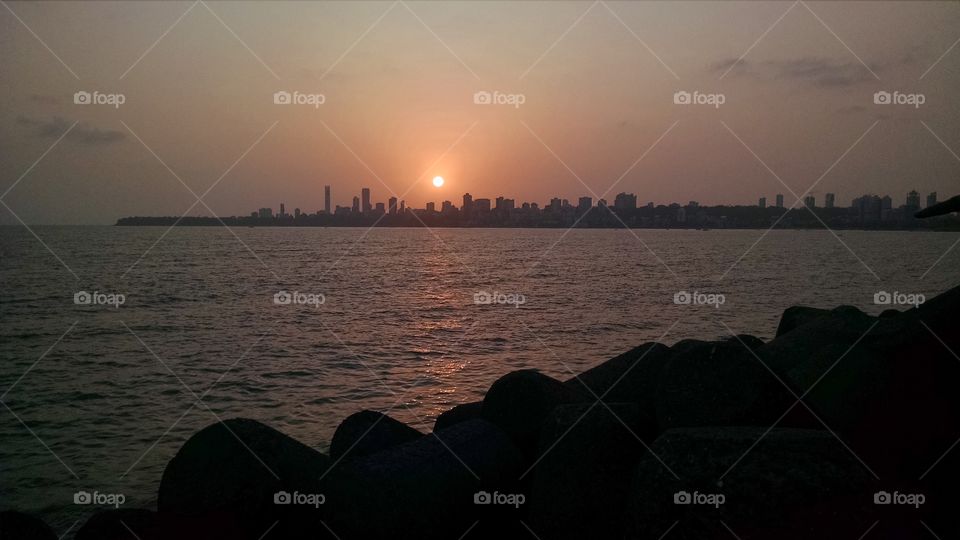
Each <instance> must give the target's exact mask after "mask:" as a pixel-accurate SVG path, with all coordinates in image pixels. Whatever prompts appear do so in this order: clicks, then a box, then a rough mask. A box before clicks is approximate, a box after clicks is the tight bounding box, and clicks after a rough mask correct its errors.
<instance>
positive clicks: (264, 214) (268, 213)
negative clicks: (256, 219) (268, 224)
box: [260, 208, 273, 218]
mask: <svg viewBox="0 0 960 540" xmlns="http://www.w3.org/2000/svg"><path fill="white" fill-rule="evenodd" d="M260 217H261V218H272V217H273V208H261V209H260Z"/></svg>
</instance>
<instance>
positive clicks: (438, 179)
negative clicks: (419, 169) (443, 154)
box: [433, 176, 443, 187]
mask: <svg viewBox="0 0 960 540" xmlns="http://www.w3.org/2000/svg"><path fill="white" fill-rule="evenodd" d="M433 185H434V186H436V187H440V186H442V185H443V177H442V176H434V177H433Z"/></svg>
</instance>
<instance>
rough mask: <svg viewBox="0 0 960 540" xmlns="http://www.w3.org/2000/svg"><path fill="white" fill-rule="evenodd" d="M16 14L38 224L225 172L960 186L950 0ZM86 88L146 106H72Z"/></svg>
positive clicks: (344, 195)
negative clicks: (911, 99) (707, 97)
mask: <svg viewBox="0 0 960 540" xmlns="http://www.w3.org/2000/svg"><path fill="white" fill-rule="evenodd" d="M8 5H9V6H10V9H11V10H12V11H13V12H14V13H16V15H17V16H18V17H19V18H20V19H21V20H22V22H21V21H20V20H18V19H17V18H16V17H14V15H13V14H11V12H10V11H8V10H0V62H2V71H3V73H4V76H3V78H2V80H0V88H2V94H3V98H4V100H5V103H6V106H5V107H3V109H2V111H0V148H2V151H3V155H4V156H5V158H4V159H3V160H2V163H0V178H2V183H0V186H2V189H3V190H8V189H9V188H11V187H12V189H9V192H8V193H7V194H6V195H4V199H3V201H4V202H5V203H6V204H8V205H9V206H10V207H11V208H12V209H14V210H15V211H16V212H17V214H18V215H19V216H21V218H23V219H24V220H25V221H26V222H28V223H112V222H113V221H114V220H115V219H116V218H118V217H121V216H125V215H181V214H182V213H183V212H185V211H186V210H187V209H188V208H189V207H190V206H191V205H192V204H193V203H194V202H195V201H196V199H195V197H194V196H193V195H192V194H191V192H190V190H192V191H193V192H194V193H196V195H198V196H199V195H201V194H203V193H204V192H205V191H206V190H208V189H210V191H209V193H208V194H207V195H205V197H204V202H205V203H206V204H207V205H208V206H209V207H210V208H211V209H213V211H215V212H216V213H218V214H220V215H240V214H247V213H249V212H250V211H251V210H254V209H256V208H259V207H261V206H271V207H273V208H277V207H278V206H279V203H280V202H285V203H286V205H287V208H288V210H289V209H292V208H294V207H301V208H303V209H304V210H306V211H311V212H313V211H316V210H317V209H320V208H322V207H323V185H325V184H330V185H332V186H333V194H334V204H340V205H348V204H349V203H350V200H351V198H352V197H353V195H356V194H359V191H360V188H361V187H363V186H368V187H370V188H371V189H372V190H373V195H374V201H376V202H380V201H386V199H387V197H389V196H390V195H391V194H396V195H398V196H399V195H402V196H403V197H402V198H404V199H406V200H407V202H408V204H411V205H413V206H416V207H422V206H423V205H424V203H425V202H427V201H435V202H437V203H438V205H439V203H440V201H442V200H444V199H449V200H452V201H454V202H455V203H456V204H458V205H459V203H460V198H461V196H462V194H463V193H464V192H466V191H469V192H470V193H472V194H473V195H474V197H491V198H493V197H496V196H497V195H505V196H507V197H513V198H515V199H517V200H518V202H522V201H534V202H540V203H543V202H545V201H547V200H548V199H549V198H550V197H553V196H559V197H564V198H568V199H571V200H573V199H575V198H577V197H578V196H581V195H593V196H600V195H603V194H604V193H606V192H608V190H609V193H607V195H606V197H607V198H608V199H612V198H613V196H614V195H615V194H616V193H617V192H619V191H628V192H634V193H637V194H638V198H639V200H640V201H641V203H645V202H646V201H655V202H657V203H670V202H673V201H683V202H685V201H688V200H691V199H693V200H699V201H700V202H701V203H704V204H737V203H743V204H753V203H755V201H756V199H757V197H759V196H763V195H765V196H767V197H768V198H769V199H772V198H773V196H774V195H775V194H776V193H785V194H787V202H788V204H790V202H792V196H791V195H790V190H793V191H794V192H796V193H802V192H803V191H805V190H806V189H807V188H808V187H809V186H811V185H812V184H813V183H814V182H818V183H817V186H816V187H815V188H814V190H813V193H814V194H815V195H817V196H818V199H822V196H823V194H824V193H826V192H836V193H837V195H838V201H839V202H840V203H841V204H847V203H848V202H849V201H850V199H852V198H853V197H855V196H858V195H860V194H863V193H866V192H875V193H890V194H891V195H892V196H893V197H894V201H895V202H897V203H900V202H902V199H903V196H904V195H905V193H906V192H907V191H908V190H910V189H917V190H919V191H921V192H923V193H926V192H929V191H939V192H940V193H941V198H945V197H946V196H950V195H953V194H955V193H956V192H958V191H960V185H958V183H957V182H958V180H960V174H958V173H960V158H957V157H956V156H955V155H954V153H955V152H957V151H958V150H960V123H958V120H960V118H958V115H960V112H958V108H957V107H956V105H955V98H956V96H955V90H956V88H958V87H960V85H958V82H960V80H958V79H960V77H958V76H960V50H957V49H960V47H957V48H956V49H954V50H951V51H950V52H948V53H947V54H945V55H944V53H945V52H946V51H948V50H949V49H950V47H951V45H953V44H955V43H956V41H957V40H958V39H960V31H958V30H957V29H958V28H960V5H958V4H957V3H955V2H953V3H946V2H944V3H916V2H910V3H899V4H898V3H877V4H874V3H863V2H855V3H819V2H810V3H808V4H807V5H803V4H791V3H783V2H772V3H760V2H745V3H719V2H705V3H646V2H639V3H624V2H607V3H605V4H600V3H596V4H594V3H590V2H585V3H582V2H570V3H493V2H459V3H453V2H449V3H448V2H409V3H405V4H404V3H390V2H387V3H325V4H317V3H300V2H294V3H283V4H276V3H270V4H269V5H267V4H257V3H229V2H210V3H208V5H206V6H205V5H203V4H193V3H192V2H185V3H83V2H69V3H38V4H34V3H21V2H10V3H9V4H8ZM791 6H792V7H791ZM181 16H182V17H181ZM818 17H819V19H818ZM27 26H28V27H29V28H30V29H32V30H33V32H35V33H36V36H37V37H35V36H34V35H32V34H31V32H30V31H28V30H27V28H26V27H27ZM165 32H166V34H165ZM765 32H766V33H765ZM164 34H165V35H164ZM38 38H39V39H38ZM758 39H759V40H758ZM41 40H42V42H41ZM44 44H46V46H45V45H44ZM47 47H49V49H50V50H48V49H47ZM51 51H53V52H51ZM57 57H59V60H58V58H57ZM741 57H742V59H741V60H739V61H737V59H740V58H741ZM938 59H939V60H938ZM61 61H62V63H61ZM731 65H733V68H731V69H730V71H729V72H727V68H728V67H730V66H731ZM81 90H83V91H89V92H93V91H98V92H100V93H103V94H111V93H120V94H123V96H124V98H125V102H124V103H123V104H122V105H120V106H119V107H111V106H106V105H77V104H75V103H74V102H73V95H74V93H75V92H77V91H81ZM277 91H289V92H294V91H297V92H300V93H303V94H322V95H323V96H324V103H323V104H322V105H319V106H318V107H312V106H309V105H276V104H274V102H273V94H274V92H277ZM478 91H488V92H495V91H496V92H500V93H503V94H513V95H517V94H522V96H523V98H522V99H523V103H522V104H521V105H519V106H512V105H508V104H489V105H481V104H475V103H474V94H475V93H476V92H478ZM677 91H689V92H694V91H696V92H700V93H703V94H710V93H713V94H723V96H724V103H723V104H722V105H721V106H720V107H711V106H704V105H689V106H684V105H678V104H675V103H674V94H675V92H677ZM878 91H891V92H893V91H899V92H901V93H906V94H910V93H912V94H918V93H919V94H923V95H924V97H925V103H924V104H923V105H922V106H920V107H911V106H907V105H887V106H885V105H876V104H875V103H874V100H873V97H874V93H875V92H878ZM74 122H77V124H76V125H75V126H74V127H73V129H71V130H70V132H69V133H68V134H67V135H66V136H65V137H64V138H63V139H62V140H61V141H60V142H59V143H57V144H56V145H55V146H54V147H53V149H52V150H50V152H49V153H48V154H47V155H46V156H44V157H43V159H41V160H40V161H39V162H37V163H36V166H34V167H33V168H32V169H30V167H31V165H32V164H33V163H34V162H35V161H37V159H38V158H40V156H41V155H43V154H44V152H45V151H47V150H48V149H50V147H51V145H53V144H54V143H55V142H56V141H57V139H58V137H59V136H60V135H62V134H63V132H65V131H66V129H67V128H68V127H70V126H71V125H74ZM871 126H872V128H871ZM865 133H866V135H864V134H865ZM861 137H862V138H861ZM938 138H939V140H938ZM858 140H859V142H857V141H858ZM855 143H856V144H855ZM851 147H852V148H851ZM153 154H156V155H153ZM841 157H842V159H841ZM158 158H159V159H158ZM638 160H639V161H638ZM168 167H169V170H168ZM28 170H29V172H28V174H26V175H25V176H24V172H26V171H28ZM171 171H173V172H172V173H171ZM825 172H826V174H824V173H825ZM436 175H442V176H444V177H445V178H446V180H447V182H446V183H445V185H444V186H443V187H442V188H439V189H437V188H434V187H433V186H432V185H431V183H430V180H431V179H432V178H433V177H434V176H436ZM178 177H179V179H178ZM778 178H779V179H778ZM18 179H19V181H18ZM181 181H182V182H183V183H181ZM781 182H783V183H785V184H786V187H785V186H784V185H783V184H782V183H781ZM184 184H185V185H186V186H187V187H189V190H188V188H187V187H185V186H184ZM211 186H213V187H212V189H211ZM788 187H789V189H788ZM190 214H191V215H198V214H199V215H204V214H209V211H208V210H207V209H206V208H204V207H203V205H198V206H197V207H195V208H194V209H193V210H192V211H191V212H190ZM0 215H2V217H0V223H15V221H14V219H13V217H12V216H10V215H9V214H0Z"/></svg>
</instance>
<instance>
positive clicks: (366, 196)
mask: <svg viewBox="0 0 960 540" xmlns="http://www.w3.org/2000/svg"><path fill="white" fill-rule="evenodd" d="M360 198H361V201H360V202H361V204H362V206H361V207H360V209H361V210H362V211H363V213H364V214H368V213H370V210H373V207H372V206H370V188H368V187H365V188H363V189H362V190H360Z"/></svg>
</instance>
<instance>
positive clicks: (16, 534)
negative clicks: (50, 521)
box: [0, 510, 57, 540]
mask: <svg viewBox="0 0 960 540" xmlns="http://www.w3.org/2000/svg"><path fill="white" fill-rule="evenodd" d="M0 538H2V539H3V540H57V535H56V534H55V533H54V532H53V529H51V528H50V527H49V526H48V525H47V524H46V523H44V522H43V520H42V519H39V518H35V517H33V516H31V515H29V514H24V513H23V512H16V511H13V510H4V511H3V512H0Z"/></svg>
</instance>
